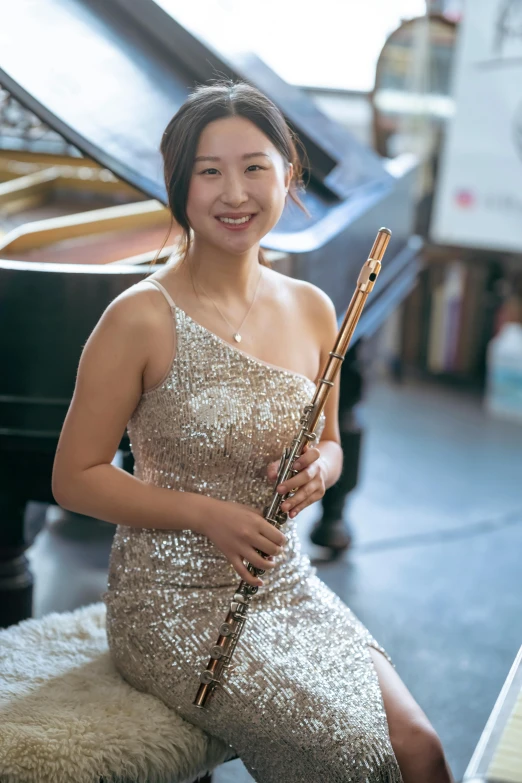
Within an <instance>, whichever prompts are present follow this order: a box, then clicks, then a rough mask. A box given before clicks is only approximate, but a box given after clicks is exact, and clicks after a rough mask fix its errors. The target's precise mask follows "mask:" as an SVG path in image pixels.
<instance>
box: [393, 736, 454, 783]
mask: <svg viewBox="0 0 522 783" xmlns="http://www.w3.org/2000/svg"><path fill="white" fill-rule="evenodd" d="M390 739H391V744H392V747H393V750H394V753H395V756H396V757H397V761H398V762H399V766H401V768H402V767H404V769H406V770H412V771H414V770H415V771H417V774H418V772H419V771H421V770H422V774H423V776H425V777H424V779H425V780H430V781H431V780H433V781H441V783H442V782H443V781H444V782H446V781H449V780H450V778H449V775H448V768H447V765H446V759H445V756H444V750H443V748H442V743H441V741H440V739H439V737H438V735H437V733H436V732H435V729H434V728H433V726H431V724H430V723H428V722H423V721H415V722H413V723H409V724H408V725H407V726H405V727H404V728H403V730H402V731H401V732H400V733H398V734H395V736H393V735H390Z"/></svg>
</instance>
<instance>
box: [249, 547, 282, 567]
mask: <svg viewBox="0 0 522 783" xmlns="http://www.w3.org/2000/svg"><path fill="white" fill-rule="evenodd" d="M249 562H250V563H252V565H253V566H255V567H256V568H263V569H265V570H266V569H269V568H274V566H275V565H276V563H275V560H274V559H273V558H272V557H271V556H270V557H263V556H262V555H260V554H259V553H258V552H256V550H255V549H252V554H251V555H250V559H249Z"/></svg>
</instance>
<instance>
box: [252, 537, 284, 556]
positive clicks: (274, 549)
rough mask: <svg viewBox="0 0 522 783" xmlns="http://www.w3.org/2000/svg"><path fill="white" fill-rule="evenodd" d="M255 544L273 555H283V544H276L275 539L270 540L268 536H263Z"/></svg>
mask: <svg viewBox="0 0 522 783" xmlns="http://www.w3.org/2000/svg"><path fill="white" fill-rule="evenodd" d="M254 546H257V548H258V549H260V550H261V551H262V552H266V554H267V555H271V556H272V557H277V556H278V555H282V554H283V552H284V549H283V547H282V546H279V544H275V543H274V542H273V541H269V540H268V539H267V538H262V537H261V536H259V539H258V540H257V541H255V542H254Z"/></svg>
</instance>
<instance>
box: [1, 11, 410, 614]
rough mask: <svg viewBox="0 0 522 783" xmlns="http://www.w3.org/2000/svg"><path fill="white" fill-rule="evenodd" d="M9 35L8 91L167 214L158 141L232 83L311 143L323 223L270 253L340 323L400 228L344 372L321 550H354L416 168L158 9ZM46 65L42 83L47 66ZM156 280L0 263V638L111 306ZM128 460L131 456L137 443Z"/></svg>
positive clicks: (400, 294) (275, 242)
mask: <svg viewBox="0 0 522 783" xmlns="http://www.w3.org/2000/svg"><path fill="white" fill-rule="evenodd" d="M2 22H3V24H2V27H1V28H0V84H2V85H3V86H4V87H5V88H6V89H8V90H9V92H11V93H12V95H13V96H15V97H16V98H17V100H19V101H20V102H21V103H22V104H23V105H24V106H26V107H27V108H28V109H30V110H31V111H33V112H34V113H35V114H36V115H37V116H39V117H40V118H41V119H42V120H43V121H44V122H45V123H47V124H48V125H49V126H50V127H51V128H53V129H54V130H55V131H57V132H58V133H60V134H61V135H62V136H63V137H64V138H66V139H67V140H68V141H69V142H71V143H72V144H74V145H75V146H76V147H77V148H78V149H79V150H81V151H82V152H83V153H84V154H85V155H87V156H89V157H91V158H93V159H95V160H96V161H97V162H99V163H100V164H101V165H103V166H105V167H107V168H108V169H110V170H111V171H112V172H113V173H114V174H115V175H116V176H118V177H120V178H121V179H123V180H125V181H126V182H128V183H130V184H131V185H133V186H134V187H135V188H137V189H138V190H140V191H141V192H142V193H143V194H144V195H145V196H147V197H149V198H155V199H158V200H159V201H161V202H163V203H166V194H165V188H164V185H163V182H162V170H161V159H160V155H159V152H158V147H159V142H160V138H161V133H162V131H163V129H164V127H165V126H166V124H167V122H168V120H169V119H170V117H171V116H172V115H173V114H174V112H175V111H176V110H177V108H178V106H179V105H180V104H181V103H182V102H183V100H184V99H185V97H186V95H187V93H188V91H189V90H190V89H191V88H192V87H193V86H194V84H196V83H202V82H205V81H207V80H209V79H212V78H215V77H216V75H217V74H220V75H226V76H230V77H232V78H243V79H246V80H247V81H249V82H251V83H252V84H255V85H256V86H258V87H259V88H260V89H262V90H263V91H264V92H265V93H266V94H267V95H268V96H269V97H270V98H271V99H272V100H274V102H275V103H276V104H277V105H278V106H279V107H280V108H281V109H282V111H283V113H284V114H285V116H286V118H287V120H288V121H289V123H290V124H291V126H292V127H293V128H294V129H295V130H296V132H297V133H298V134H299V136H300V138H301V140H302V141H303V142H304V144H305V147H306V150H307V155H308V157H309V161H310V181H309V184H308V187H307V192H306V195H305V196H304V199H303V200H304V201H305V203H306V205H307V207H308V209H309V211H310V213H311V218H307V217H306V216H305V215H303V214H302V213H300V212H299V211H298V210H297V209H292V208H291V207H290V208H289V209H287V210H285V213H284V215H283V217H282V219H281V221H280V223H279V224H278V226H276V228H275V229H274V230H273V231H272V232H271V233H270V234H269V235H268V237H267V238H266V242H265V245H264V246H265V247H266V248H267V249H270V250H274V251H280V252H281V253H283V254H284V257H283V259H282V261H281V262H280V265H278V264H277V263H276V264H275V267H276V268H279V269H281V271H283V272H284V273H285V274H289V275H292V276H296V277H298V278H301V279H305V280H308V281H310V282H312V283H314V284H316V285H318V286H319V287H321V288H322V289H323V290H325V291H326V292H327V293H328V294H329V295H330V297H331V298H332V300H333V302H334V303H335V306H336V309H337V312H338V317H339V320H341V319H342V317H343V315H344V312H345V310H346V307H347V305H348V303H349V301H350V298H351V296H352V294H353V291H354V287H355V282H356V279H357V276H358V274H359V271H360V267H361V265H362V263H363V261H364V260H365V258H366V257H367V255H368V252H369V249H370V247H371V245H372V242H373V240H374V238H375V234H376V231H377V229H378V228H380V227H381V226H382V225H386V226H387V227H389V228H391V229H392V232H393V236H392V240H391V242H390V246H389V248H388V251H387V254H386V257H385V263H384V265H383V269H382V272H381V274H380V276H379V281H378V285H377V286H376V288H375V290H374V292H373V293H372V296H371V297H370V299H369V300H368V304H367V306H366V308H365V310H364V312H363V315H362V317H361V319H360V322H359V325H358V328H357V333H356V336H355V341H354V343H353V345H352V347H351V348H350V351H349V353H348V354H347V357H346V359H345V362H344V365H343V369H342V378H341V390H342V399H341V411H340V423H341V431H342V438H343V449H344V452H345V470H344V471H343V477H342V480H340V481H339V482H338V484H337V485H336V486H335V487H332V488H331V489H330V490H328V492H327V493H326V495H325V497H324V498H323V520H322V522H321V524H320V525H318V527H317V529H316V531H315V538H314V537H313V540H315V542H316V543H319V544H323V545H325V546H329V547H331V549H332V551H334V552H335V551H342V549H344V548H346V546H347V545H348V543H349V532H348V529H347V526H346V522H345V521H343V514H342V510H343V506H344V502H345V499H346V496H347V494H348V493H349V492H350V491H351V490H353V488H354V487H355V485H356V483H357V466H358V455H359V449H360V440H361V429H360V427H359V426H358V424H357V422H356V420H355V418H354V416H353V409H354V406H355V405H356V404H357V402H359V400H360V399H361V394H362V392H361V386H362V378H361V370H360V366H359V364H358V362H357V347H358V345H359V344H360V342H361V340H364V339H365V338H367V337H368V336H370V335H372V334H373V333H374V332H375V331H376V329H378V328H379V327H380V326H381V325H382V324H383V323H384V321H385V320H386V319H387V317H388V316H389V315H390V314H391V313H392V312H393V310H394V309H395V308H396V307H397V306H398V305H399V303H400V302H401V301H402V300H403V299H404V297H405V296H406V295H407V293H408V292H409V291H410V290H411V288H412V287H413V286H414V284H415V279H416V275H417V271H418V256H419V250H420V247H421V241H420V239H419V238H418V237H415V236H413V237H412V228H413V225H414V218H415V214H414V212H415V206H414V202H413V197H412V184H413V178H414V176H415V171H416V169H415V161H414V159H412V158H409V157H406V156H404V157H400V158H397V159H395V160H392V161H383V160H381V159H380V158H379V157H378V156H376V155H375V154H374V153H373V152H372V151H371V150H370V149H367V148H365V147H364V146H363V145H361V144H360V143H358V142H356V141H355V139H353V138H352V137H351V136H350V134H349V133H348V132H347V131H345V130H344V129H342V128H341V127H340V126H338V125H337V124H336V123H335V122H333V121H332V120H330V119H328V118H327V117H326V116H324V115H322V114H321V112H320V111H319V110H318V109H317V108H316V106H315V104H313V103H312V102H311V100H310V99H309V98H308V97H307V96H306V95H305V94H304V93H303V92H302V91H300V90H298V89H297V88H294V87H292V86H290V85H288V84H286V83H285V82H284V81H282V80H281V79H280V78H279V77H278V76H276V74H274V73H273V72H272V71H271V70H270V69H269V68H267V66H266V65H264V63H262V62H261V61H260V60H259V59H258V58H257V57H255V56H254V55H248V54H247V55H243V56H236V57H234V59H232V60H231V59H230V58H226V57H225V56H222V55H221V54H219V53H217V52H216V51H214V50H212V49H211V48H210V47H208V46H206V45H205V44H204V43H203V42H202V41H201V40H200V39H198V38H197V37H196V36H195V35H193V34H192V33H190V32H188V31H187V30H185V29H183V27H181V26H180V25H179V24H178V23H177V22H176V21H175V20H174V19H173V18H172V17H171V16H170V15H169V14H167V13H166V11H165V10H163V9H162V8H161V7H160V6H159V5H156V3H155V2H153V0H109V1H107V0H105V1H104V2H102V0H67V2H66V1H65V0H42V2H40V3H38V4H35V3H32V2H30V0H18V2H17V3H16V4H15V3H13V4H11V6H10V8H9V10H7V9H6V10H5V11H4V13H3V20H2ZM28 49H29V50H30V51H31V57H30V58H28V57H27V51H28ZM39 61H41V62H42V63H45V68H38V67H35V63H38V62H39ZM149 273H150V267H149V266H147V265H142V266H134V265H114V264H108V265H97V264H92V265H88V266H87V265H75V264H73V263H72V264H53V263H50V264H48V263H38V262H30V261H17V260H13V259H9V260H2V259H0V362H1V366H2V373H1V374H0V520H1V525H0V626H6V625H9V624H11V623H13V622H17V621H19V620H20V619H23V618H25V617H27V616H30V614H31V601H32V577H31V574H30V571H29V569H28V566H27V559H26V557H25V555H24V552H25V550H26V549H27V546H28V545H29V544H30V543H31V542H30V540H28V536H27V534H26V531H25V530H24V510H25V507H26V504H27V502H28V501H41V502H44V503H54V499H53V496H52V492H51V472H52V464H53V459H54V453H55V450H56V445H57V441H58V437H59V434H60V430H61V426H62V423H63V420H64V418H65V415H66V412H67V408H68V406H69V403H70V400H71V397H72V392H73V389H74V382H75V377H76V371H77V366H78V361H79V357H80V354H81V350H82V348H83V345H84V344H85V342H86V340H87V338H88V336H89V334H90V332H91V331H92V329H93V327H94V325H95V324H96V322H97V320H98V319H99V317H100V316H101V314H102V312H103V310H104V309H105V308H106V306H107V305H108V304H109V302H110V301H112V299H114V298H115V297H116V296H117V295H118V294H119V293H121V291H123V290H125V289H126V288H128V287H129V286H131V285H133V284H134V283H136V282H138V281H139V280H141V279H143V278H144V277H145V276H147V275H148V274H149ZM120 447H121V448H122V450H123V451H125V450H128V440H127V438H126V436H124V438H123V439H122V443H121V444H120ZM130 456H131V455H130ZM128 464H129V465H132V460H131V461H130V462H129V463H128Z"/></svg>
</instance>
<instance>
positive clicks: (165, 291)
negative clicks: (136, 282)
mask: <svg viewBox="0 0 522 783" xmlns="http://www.w3.org/2000/svg"><path fill="white" fill-rule="evenodd" d="M142 282H143V283H152V285H155V286H156V287H157V288H158V290H160V291H161V293H162V294H163V296H164V297H165V299H166V300H167V302H168V303H169V305H170V306H171V307H173V308H174V310H175V309H176V304H175V302H174V300H173V299H172V297H171V295H170V294H169V292H168V291H167V289H166V288H165V287H164V286H162V285H161V283H159V282H158V281H157V280H143V281H142Z"/></svg>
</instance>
